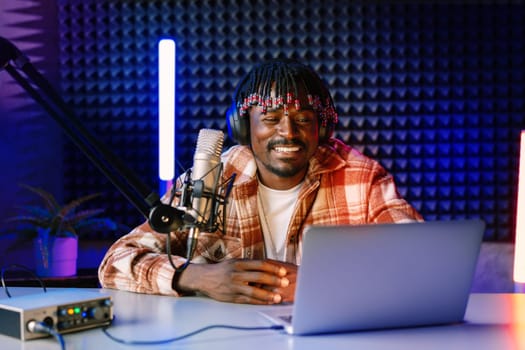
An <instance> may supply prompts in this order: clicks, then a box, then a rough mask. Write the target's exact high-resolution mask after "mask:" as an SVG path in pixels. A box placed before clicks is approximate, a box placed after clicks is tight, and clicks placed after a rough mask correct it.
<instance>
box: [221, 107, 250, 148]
mask: <svg viewBox="0 0 525 350" xmlns="http://www.w3.org/2000/svg"><path fill="white" fill-rule="evenodd" d="M226 122H227V124H228V134H229V135H230V137H231V138H232V139H233V140H235V141H237V143H239V144H240V145H249V144H250V125H249V120H248V117H245V118H242V117H241V116H240V115H239V111H238V109H237V105H236V103H235V102H233V103H232V104H231V106H230V108H228V110H227V111H226Z"/></svg>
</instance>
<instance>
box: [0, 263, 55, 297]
mask: <svg viewBox="0 0 525 350" xmlns="http://www.w3.org/2000/svg"><path fill="white" fill-rule="evenodd" d="M11 269H20V270H24V271H26V272H29V273H30V274H31V275H32V276H33V277H34V278H35V279H36V280H37V281H38V283H40V286H41V287H42V289H43V290H44V292H47V289H46V286H45V284H44V281H42V279H41V278H40V277H39V276H38V275H37V274H36V273H34V272H33V271H32V270H31V269H30V268H28V267H25V266H24V265H19V264H12V265H9V266H4V267H2V276H1V282H2V287H4V290H5V294H6V295H7V296H8V297H9V298H11V293H9V289H8V288H7V285H6V284H5V278H4V275H5V271H6V270H11Z"/></svg>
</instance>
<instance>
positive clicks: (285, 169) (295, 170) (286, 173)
mask: <svg viewBox="0 0 525 350" xmlns="http://www.w3.org/2000/svg"><path fill="white" fill-rule="evenodd" d="M275 146H300V147H302V149H306V145H305V144H304V142H302V141H300V140H296V139H292V140H289V141H287V140H275V141H270V142H268V145H267V146H266V152H268V154H269V153H271V152H272V149H273V148H274V147H275ZM256 158H258V160H259V162H260V163H261V164H262V165H263V166H264V167H265V168H266V170H268V171H269V172H271V173H273V174H275V175H277V176H279V177H283V178H290V177H294V176H296V175H297V174H299V173H301V172H303V171H304V170H305V168H307V167H308V164H309V160H308V159H305V162H304V164H302V165H300V166H297V165H294V163H293V162H291V161H290V163H289V164H288V163H286V159H284V160H282V159H281V164H280V165H278V164H274V163H272V162H266V161H263V160H262V159H260V158H259V157H257V156H256ZM282 162H284V164H282Z"/></svg>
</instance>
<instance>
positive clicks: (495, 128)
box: [1, 0, 525, 241]
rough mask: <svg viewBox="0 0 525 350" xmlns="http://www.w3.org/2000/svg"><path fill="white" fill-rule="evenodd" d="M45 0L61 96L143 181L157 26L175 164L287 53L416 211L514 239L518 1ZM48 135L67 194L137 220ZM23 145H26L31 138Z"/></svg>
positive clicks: (522, 78)
mask: <svg viewBox="0 0 525 350" xmlns="http://www.w3.org/2000/svg"><path fill="white" fill-rule="evenodd" d="M55 4H56V18H57V22H56V23H57V36H56V40H57V45H58V55H57V56H56V57H57V60H58V61H57V64H58V72H59V75H60V76H59V82H60V89H61V91H62V93H63V96H64V98H65V100H66V101H67V102H68V104H70V105H71V106H72V108H73V109H74V110H75V112H76V114H77V115H78V116H79V118H80V119H81V120H82V121H83V123H84V124H85V125H86V126H87V127H88V128H89V129H90V130H92V132H93V133H94V134H95V135H97V137H98V138H99V139H100V140H101V141H102V142H103V143H105V144H106V145H108V146H109V147H110V148H111V149H112V150H113V151H114V152H115V153H116V154H117V155H118V156H119V157H120V158H121V159H122V160H124V161H125V162H126V163H127V164H128V165H129V166H130V167H131V168H132V169H133V170H134V171H135V172H136V174H138V175H139V176H140V177H141V178H142V179H143V180H144V181H145V182H146V183H148V184H151V186H152V188H153V189H155V188H156V186H157V182H158V180H157V174H156V171H157V161H158V159H157V126H158V125H157V121H156V118H157V102H158V101H157V95H156V94H157V81H156V79H157V66H156V64H157V58H158V57H157V51H156V45H157V41H158V40H159V39H160V38H161V37H164V36H169V37H172V38H174V39H175V40H176V42H177V98H176V113H177V126H176V134H177V160H178V162H179V163H180V165H181V168H179V169H178V172H179V173H180V172H182V169H184V168H185V167H188V166H190V165H191V158H192V155H193V150H194V147H195V141H196V138H197V133H198V131H199V129H200V128H203V127H206V128H216V129H222V130H224V131H226V123H225V119H224V113H225V111H226V109H227V107H228V106H229V104H230V96H231V93H232V92H233V89H234V87H235V84H236V83H237V81H238V80H239V79H240V78H241V77H242V76H243V74H244V73H246V72H247V71H248V70H249V69H250V68H251V67H252V65H253V64H255V63H258V62H261V61H263V60H265V59H268V58H271V57H278V56H279V57H291V58H296V59H299V60H301V61H303V62H305V63H308V64H310V65H312V66H313V67H314V68H315V69H316V70H317V71H318V72H319V73H320V74H321V76H322V77H323V78H324V79H325V80H326V81H327V83H328V84H329V85H330V86H331V88H332V93H333V96H334V100H335V103H336V106H337V107H338V110H339V114H340V122H339V125H338V126H337V132H336V136H337V137H339V138H341V139H343V140H344V141H345V142H347V143H349V144H350V145H353V146H355V147H356V148H358V149H359V150H361V151H362V152H364V153H365V154H367V155H369V156H371V157H373V158H375V159H377V160H379V161H380V162H381V163H382V164H383V165H384V166H385V167H386V168H387V169H388V170H389V171H390V172H392V173H393V175H394V176H395V177H396V180H397V182H398V184H399V190H400V192H401V193H402V194H403V195H404V196H405V197H406V198H407V199H409V200H410V201H411V202H412V203H413V204H414V205H415V206H416V207H417V209H418V210H420V212H421V213H422V214H423V215H424V216H425V218H426V219H427V220H442V219H452V218H466V217H481V218H483V219H484V220H485V221H486V222H487V231H486V235H485V239H486V240H488V241H512V240H513V236H514V233H513V229H514V223H515V219H514V215H515V206H514V201H515V196H516V185H517V175H516V174H517V151H518V138H519V132H520V130H521V129H524V128H525V100H524V96H525V45H524V41H523V38H524V37H525V22H524V21H523V18H525V6H524V5H523V3H522V2H521V1H516V2H508V3H504V2H501V1H498V2H490V1H484V2H473V1H469V2H458V1H454V2H444V1H440V2H428V1H427V2H386V1H381V2H350V1H348V2H347V1H318V2H317V1H310V2H306V3H303V2H296V1H259V0H251V1H247V0H246V1H244V0H238V1H234V0H229V1H228V0H223V1H148V0H142V1H94V0H84V1H75V0H60V1H56V2H55ZM20 26H21V24H20V23H18V24H17V23H13V24H9V27H13V28H14V27H20ZM1 35H3V36H8V35H7V34H5V33H2V34H1ZM14 39H16V42H17V43H20V44H24V43H26V44H27V43H29V42H34V41H32V40H35V38H32V37H31V36H22V37H20V36H18V37H16V38H14ZM39 40H40V39H39ZM41 59H44V60H45V58H41ZM56 140H57V141H56V144H57V145H62V144H61V141H59V140H60V137H59V136H57V138H56ZM226 143H227V145H228V144H229V143H230V140H227V142H226ZM61 147H62V146H61ZM61 149H62V152H63V156H62V157H61V158H60V159H61V160H62V162H61V164H60V167H61V173H62V174H63V178H62V179H63V191H64V196H65V197H75V196H78V195H81V194H84V193H91V192H99V191H103V192H104V193H105V197H104V201H103V204H104V205H106V206H107V212H108V213H109V214H110V215H111V216H112V217H114V218H115V219H117V220H118V221H121V222H124V223H126V224H128V225H130V226H134V225H135V224H138V223H139V222H141V221H142V217H141V216H140V215H139V214H138V212H137V211H136V210H135V209H134V208H133V207H132V206H131V205H129V204H128V203H127V202H126V200H125V199H124V198H123V196H122V195H121V194H120V193H119V192H118V191H116V190H115V188H114V187H113V186H112V185H111V184H110V183H109V182H108V181H107V179H106V178H105V177H104V176H102V175H101V174H100V172H99V171H98V170H97V169H95V168H94V167H93V166H92V165H91V164H90V162H89V161H87V159H86V158H85V156H84V155H83V154H81V153H80V152H79V151H78V150H77V149H76V148H75V147H74V146H72V145H71V144H70V143H68V141H65V146H64V147H63V148H61ZM21 152H22V153H23V154H24V155H26V156H29V155H32V156H37V155H38V154H39V152H41V149H40V148H38V149H34V151H31V152H30V151H21ZM9 157H10V158H13V159H14V158H15V157H20V155H19V154H11V155H10V156H9ZM14 177H15V178H16V176H14ZM10 180H13V181H9V182H14V181H15V180H16V179H13V178H10ZM2 186H5V184H2ZM123 233H124V232H119V233H107V234H104V233H99V234H97V235H96V236H94V237H91V238H93V239H99V238H109V239H112V238H115V237H118V236H119V235H121V234H123Z"/></svg>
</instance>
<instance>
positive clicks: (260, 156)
mask: <svg viewBox="0 0 525 350" xmlns="http://www.w3.org/2000/svg"><path fill="white" fill-rule="evenodd" d="M317 123H318V122H317V115H316V113H315V112H314V111H313V110H311V109H307V108H302V109H301V110H296V109H295V107H294V106H293V105H289V110H288V116H286V115H285V114H284V111H283V108H279V109H272V110H270V109H268V110H267V111H266V113H265V114H263V108H262V107H260V106H253V107H251V108H250V139H251V148H252V151H253V154H254V156H255V161H256V163H257V169H258V172H259V178H260V180H261V181H262V182H263V184H265V185H266V186H268V187H271V188H275V189H288V188H291V187H293V186H295V185H297V184H299V183H300V182H301V181H302V180H303V178H304V176H305V174H306V171H307V169H308V161H309V160H310V158H311V157H312V155H313V154H314V153H315V151H316V150H317V146H318V143H319V127H318V124H317Z"/></svg>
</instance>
